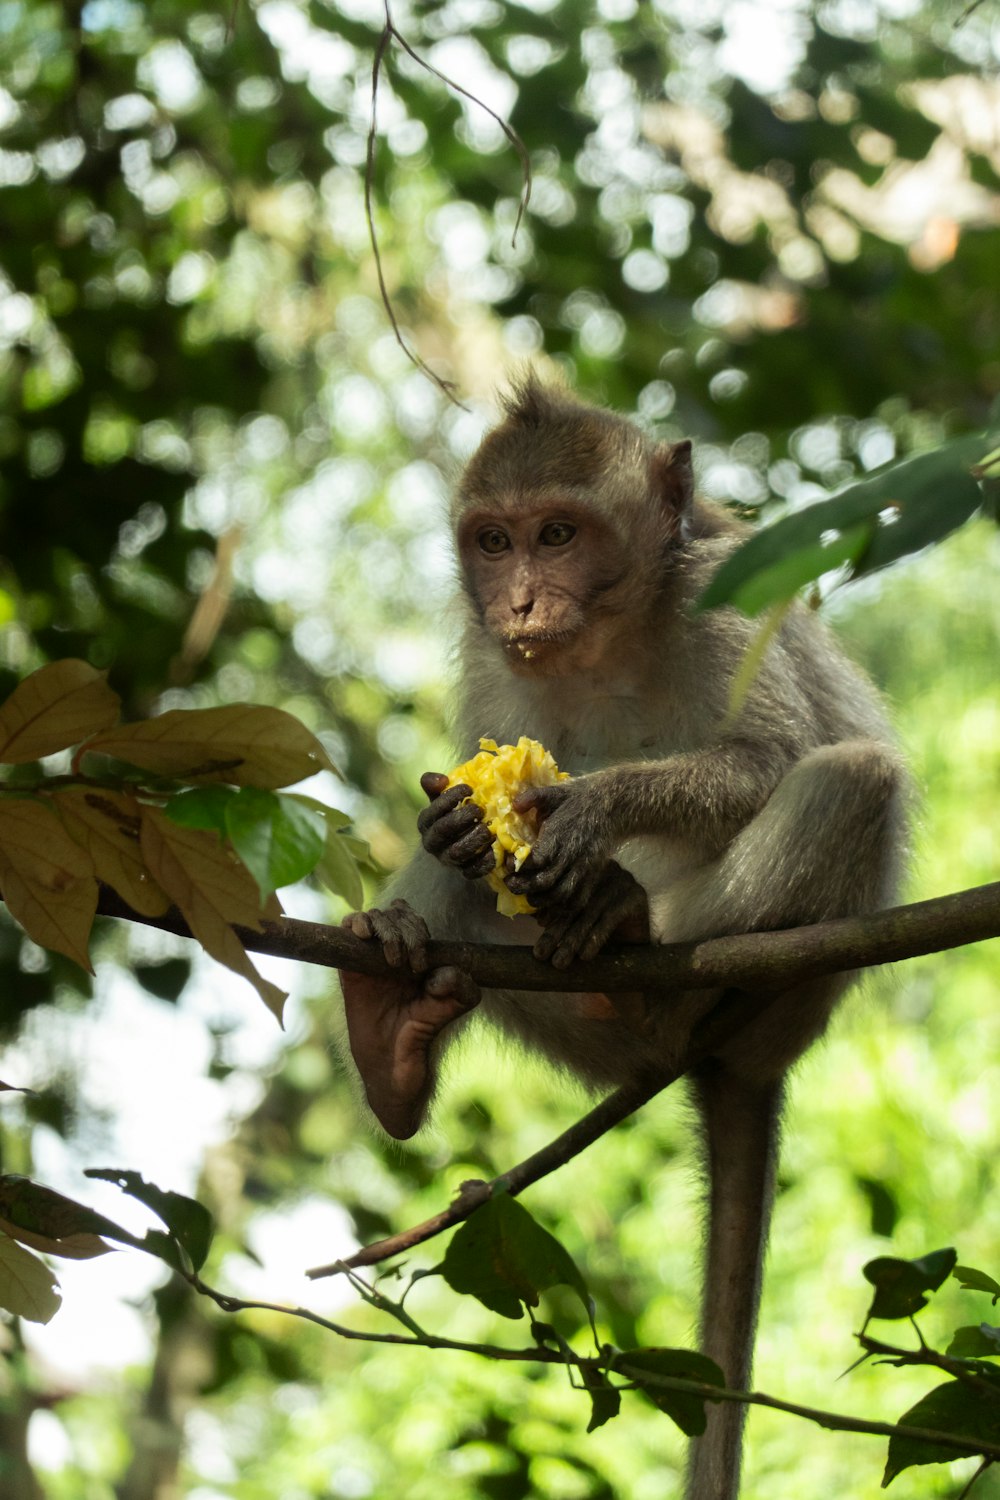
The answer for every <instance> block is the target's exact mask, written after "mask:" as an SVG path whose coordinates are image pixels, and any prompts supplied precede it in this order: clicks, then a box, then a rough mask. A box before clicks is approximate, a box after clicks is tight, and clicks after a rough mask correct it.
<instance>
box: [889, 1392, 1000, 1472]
mask: <svg viewBox="0 0 1000 1500" xmlns="http://www.w3.org/2000/svg"><path fill="white" fill-rule="evenodd" d="M899 1422H900V1425H901V1426H904V1427H924V1428H929V1429H931V1430H932V1431H934V1432H948V1433H953V1434H955V1436H961V1437H969V1438H971V1439H972V1445H971V1446H970V1448H969V1452H970V1453H974V1452H975V1451H976V1449H975V1442H976V1440H977V1439H978V1440H980V1441H982V1442H987V1443H1000V1386H998V1388H997V1390H996V1391H995V1392H994V1393H992V1394H991V1393H990V1392H989V1391H983V1390H977V1389H976V1388H975V1387H974V1386H970V1385H968V1384H967V1383H966V1382H964V1381H960V1380H949V1381H948V1382H947V1383H946V1384H945V1385H939V1386H936V1387H935V1389H934V1390H933V1391H929V1392H928V1393H927V1395H926V1396H924V1397H922V1398H921V1400H919V1401H918V1402H917V1404H916V1406H911V1407H910V1409H909V1411H907V1412H904V1413H903V1415H902V1416H901V1417H900V1418H899ZM961 1456H962V1454H961V1452H960V1451H959V1450H958V1449H955V1448H946V1447H945V1446H944V1445H943V1444H942V1443H923V1442H918V1441H916V1440H915V1439H914V1438H906V1437H892V1438H890V1439H889V1454H888V1458H887V1460H886V1465H885V1473H884V1474H883V1476H882V1488H883V1489H884V1488H885V1487H886V1485H887V1484H891V1482H892V1481H893V1479H895V1477H896V1475H897V1474H901V1473H902V1471H903V1470H904V1469H911V1468H913V1467H915V1466H916V1465H918V1464H947V1463H954V1461H955V1459H956V1458H961Z"/></svg>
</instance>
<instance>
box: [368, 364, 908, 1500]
mask: <svg viewBox="0 0 1000 1500" xmlns="http://www.w3.org/2000/svg"><path fill="white" fill-rule="evenodd" d="M550 494H551V495H552V496H553V497H554V498H553V502H552V509H553V513H554V514H555V513H559V509H560V505H563V506H564V508H565V507H566V506H576V507H578V508H579V514H580V515H582V516H583V517H584V518H585V520H586V518H587V517H588V516H593V517H594V524H595V526H598V525H599V527H600V528H603V529H602V530H599V532H598V535H599V537H600V538H602V540H601V541H600V544H599V545H596V544H595V547H594V553H595V556H594V559H593V561H592V563H591V564H589V565H588V566H589V570H590V571H589V572H588V573H587V574H586V578H585V587H584V585H581V590H582V592H583V593H585V594H586V596H587V597H586V598H584V599H581V600H575V601H573V602H572V607H573V608H574V609H576V608H577V605H579V611H578V613H579V614H580V617H581V618H584V619H585V620H586V621H588V622H589V623H588V624H587V625H586V626H585V628H591V624H592V625H593V628H594V629H595V630H596V629H598V628H599V630H600V631H602V632H603V635H602V636H601V640H602V641H603V642H604V643H605V644H604V645H603V646H602V648H601V652H599V653H598V655H599V658H600V659H599V660H598V662H597V663H596V665H593V666H591V667H586V666H584V667H580V668H576V669H574V668H573V667H572V665H570V667H569V668H568V669H567V670H566V671H565V672H563V671H562V670H561V669H559V668H554V669H553V670H551V671H547V672H545V673H544V674H538V675H533V673H532V670H531V667H530V663H529V664H528V666H527V667H525V665H524V663H521V664H518V663H517V662H512V658H511V652H510V649H509V643H508V642H507V641H506V640H505V639H504V638H503V636H502V633H498V631H497V628H496V625H495V623H494V624H492V625H491V624H490V623H489V621H488V611H487V608H486V605H485V604H484V601H483V599H482V598H481V597H480V594H479V593H478V592H477V584H476V582H475V578H474V577H473V569H472V564H471V563H470V561H469V558H470V548H473V549H474V544H473V543H472V542H470V539H469V537H468V536H467V535H466V534H465V532H464V531H463V526H464V525H466V521H467V518H468V517H469V516H470V514H472V515H474V516H478V515H479V513H480V512H483V513H486V514H490V515H492V514H494V513H496V514H497V515H499V516H501V517H503V516H505V515H508V514H509V515H517V514H520V513H522V512H527V511H528V510H529V509H530V507H531V506H536V507H537V506H538V504H539V503H540V501H539V497H542V500H543V501H544V497H546V496H547V495H550ZM573 514H577V512H576V511H574V512H573ZM452 518H453V522H454V525H455V527H456V529H457V533H458V537H459V540H460V547H461V556H462V559H463V572H464V580H465V589H464V593H463V595H462V598H463V601H464V602H463V608H464V611H465V627H464V634H463V640H462V645H461V648H460V651H459V662H460V678H459V684H458V696H457V711H456V715H455V742H456V743H455V749H456V755H457V757H459V758H464V757H467V756H470V755H472V754H474V753H475V751H476V749H477V748H478V741H479V738H480V737H481V736H488V737H490V738H492V739H495V740H496V741H497V742H498V743H500V744H504V743H510V742H516V740H517V739H518V738H519V737H520V736H521V735H527V736H529V737H531V738H532V739H536V740H539V741H541V743H542V744H543V745H545V746H546V748H547V749H549V750H550V751H551V752H552V753H553V755H554V756H555V758H556V760H557V762H558V764H559V766H560V768H562V769H564V770H566V771H569V772H570V773H571V774H572V776H573V777H574V778H575V779H574V781H573V782H572V783H568V784H567V786H568V787H569V790H570V793H571V794H572V795H571V798H570V800H569V801H568V802H567V804H566V805H565V808H566V810H563V809H560V810H559V811H558V812H557V813H556V814H555V815H554V817H553V819H551V820H550V823H547V824H546V825H544V826H545V827H546V828H547V827H549V826H550V824H551V826H552V827H553V828H555V827H556V826H557V819H560V818H561V821H560V822H559V823H558V826H559V827H560V828H561V830H562V831H561V833H560V835H559V836H560V838H561V839H562V840H563V841H564V843H565V844H566V846H567V847H568V848H569V850H570V852H571V854H572V859H571V860H570V864H571V865H573V864H576V863H579V864H580V865H581V867H585V866H586V865H587V863H588V861H589V862H590V863H591V864H593V863H594V862H595V861H600V860H603V859H606V858H608V857H611V856H613V857H614V858H615V859H616V860H617V861H618V862H619V863H620V864H621V865H623V866H625V867H626V868H627V869H629V870H630V871H631V872H632V873H633V874H634V875H635V877H636V878H637V880H638V881H639V883H640V884H641V885H642V886H643V887H644V889H645V891H646V894H647V897H648V902H649V912H650V925H651V929H652V932H653V936H654V938H655V939H656V940H658V941H660V942H669V941H675V940H683V939H689V938H699V937H711V936H718V935H722V934H726V933H735V932H747V931H756V930H764V929H769V928H778V927H793V926H797V925H800V924H802V923H807V922H812V921H817V920H821V919H823V918H826V917H833V916H846V915H851V914H855V913H861V912H867V911H872V910H874V909H877V908H879V907H882V906H885V905H888V904H891V902H892V900H893V898H894V895H895V892H896V887H897V881H898V877H899V872H900V866H901V860H902V853H903V847H904V832H905V809H906V802H907V791H906V776H905V772H904V770H903V767H902V764H901V760H900V756H899V754H898V752H897V750H896V748H895V745H894V743H893V738H892V735H891V733H890V730H889V728H888V725H887V723H886V719H885V716H884V713H883V710H882V708H881V706H880V703H879V701H878V697H877V695H876V693H875V691H874V689H873V688H872V686H871V684H870V683H869V682H868V680H867V679H866V678H865V677H864V675H863V674H862V673H861V672H860V671H859V670H858V669H857V668H856V667H854V666H853V665H851V664H850V663H849V662H848V661H847V660H846V658H845V657H844V656H843V654H842V652H841V650H840V648H839V646H838V645H837V643H836V642H835V640H834V639H833V637H832V636H831V634H830V633H829V632H828V631H827V629H826V628H825V627H824V626H823V624H822V623H821V622H820V621H819V620H818V619H817V617H816V615H815V614H814V613H813V612H810V611H808V610H806V609H805V608H801V607H798V606H796V607H795V608H793V610H792V611H791V612H790V613H789V615H788V616H787V618H786V620H785V622H784V624H783V625H782V627H781V630H780V632H779V633H778V635H777V636H776V638H775V640H774V641H773V643H772V644H771V645H770V647H769V648H768V651H767V653H766V655H765V657H764V660H763V662H762V664H761V667H760V670H759V672H758V674H757V676H756V678H755V680H754V683H753V685H752V687H751V689H750V692H749V694H748V696H747V697H746V700H745V702H744V703H743V706H742V707H741V708H740V710H739V712H738V714H737V715H736V717H735V719H731V717H730V715H729V711H728V706H729V694H730V687H731V683H732V680H733V676H734V673H735V672H736V669H737V667H738V666H739V664H740V662H741V660H742V658H743V656H744V654H745V652H746V651H747V649H748V648H749V646H750V644H751V642H752V640H753V637H754V634H755V630H756V629H757V626H755V624H754V623H753V622H751V621H750V620H748V619H746V618H745V617H744V616H743V615H741V614H740V613H739V612H738V611H736V610H735V609H732V608H723V609H717V610H712V611H709V612H706V613H701V614H698V613H694V612H693V608H692V607H693V605H694V602H695V600H696V599H697V598H698V596H699V595H700V594H701V592H702V590H703V589H704V588H705V587H706V585H707V584H708V582H709V580H710V579H711V577H712V575H713V573H714V572H715V570H716V568H717V567H718V565H719V564H720V563H721V562H722V561H723V559H724V558H726V557H727V556H728V555H729V554H730V553H731V552H732V551H733V549H734V548H735V547H736V546H737V545H738V544H739V542H740V541H741V540H742V539H743V538H744V536H745V535H746V533H747V529H748V528H746V527H745V526H743V525H742V524H740V523H738V522H736V521H735V520H733V519H732V518H731V517H730V516H729V515H728V514H727V513H726V512H725V511H724V510H722V509H721V508H719V507H716V506H714V505H711V504H708V503H705V502H703V501H700V500H697V499H694V498H693V495H692V493H691V482H690V459H689V445H687V444H678V445H675V446H674V447H669V446H666V445H664V446H659V447H658V446H657V445H656V444H654V442H653V441H652V440H651V439H650V438H648V437H647V436H646V435H645V434H644V433H643V432H641V431H640V430H639V429H638V428H637V427H636V426H634V425H633V424H632V423H630V422H628V421H626V420H625V419H623V418H621V417H617V416H613V415H611V414H610V413H607V412H602V411H598V410H596V409H595V408H592V407H587V406H584V405H582V404H580V403H578V402H576V401H575V400H573V399H572V398H571V397H569V396H567V395H564V394H562V393H554V392H552V391H549V390H546V389H544V388H543V387H541V386H540V385H539V384H538V383H537V381H535V380H534V379H533V378H530V377H529V378H528V379H527V380H526V381H525V382H523V383H522V384H521V385H519V386H518V387H516V388H515V389H514V391H513V392H512V394H511V395H510V396H509V397H508V399H507V401H506V417H505V420H504V421H503V423H502V424H501V425H500V426H499V427H498V428H497V429H495V430H494V432H493V433H491V434H489V435H487V438H486V439H485V441H484V443H483V445H482V447H481V448H480V449H479V451H478V452H477V454H476V455H475V456H474V457H473V459H472V461H471V463H470V464H469V466H468V468H467V470H466V473H465V475H464V477H463V479H462V481H461V483H460V484H459V486H458V490H457V494H456V499H455V503H454V506H453V513H452ZM468 524H470V525H471V524H473V522H469V523H468ZM480 561H481V559H480ZM553 607H554V608H555V606H553ZM558 607H559V608H560V609H562V608H563V607H564V605H563V601H562V600H561V599H560V601H559V606H558ZM565 607H566V608H569V607H570V606H569V605H566V606H565ZM575 618H576V616H574V619H575ZM594 622H596V623H594ZM539 639H543V637H542V636H540V637H539ZM608 642H611V643H613V649H612V647H609V646H608V644H607V643H608ZM550 654H551V648H550ZM568 660H569V661H570V663H572V660H573V658H572V656H571V655H570V656H569V657H568ZM554 836H555V835H553V837H554ZM389 894H390V895H391V896H392V897H402V898H404V899H405V900H406V901H407V902H408V903H409V904H410V906H412V907H413V908H414V909H415V910H416V911H417V912H418V913H420V914H421V915H422V916H423V917H424V918H425V919H426V922H427V925H428V927H429V929H430V932H431V935H432V936H434V937H441V938H444V937H448V938H455V937H461V938H464V939H468V940H471V941H494V942H495V941H506V942H510V943H525V942H527V943H531V942H533V941H534V938H535V936H536V934H537V932H538V927H537V924H536V923H535V922H534V920H533V919H532V918H530V917H519V918H516V919H514V920H511V919H508V918H503V917H499V916H497V914H496V912H495V909H494V906H495V897H494V895H493V893H492V892H491V891H490V890H489V889H488V888H487V887H486V885H485V883H484V882H483V881H482V880H476V881H471V880H466V879H463V878H462V875H461V874H460V873H459V872H458V871H456V870H455V869H454V868H453V867H450V866H449V865H448V864H447V863H445V862H442V860H441V859H438V858H434V857H432V856H431V855H429V854H427V853H425V852H424V851H423V850H421V851H420V852H418V853H417V854H416V855H415V857H414V859H413V861H412V862H411V863H410V864H409V865H408V866H407V867H406V869H405V870H403V871H402V872H401V874H400V875H398V876H397V877H396V878H395V879H394V880H393V881H392V883H391V889H390V892H389ZM849 982H850V976H837V977H835V978H831V979H824V980H818V981H814V982H811V983H808V984H803V985H799V986H797V987H796V988H794V989H793V990H790V991H788V992H787V993H786V994H784V995H782V996H781V997H780V998H779V999H778V1000H777V1001H776V1002H775V1003H773V1004H772V1005H771V1006H770V1008H769V1009H768V1011H767V1012H766V1013H765V1014H764V1016H763V1017H762V1018H761V1019H760V1020H759V1021H758V1022H757V1023H755V1024H754V1025H752V1026H751V1027H749V1028H747V1030H746V1031H745V1032H741V1033H740V1034H739V1035H738V1036H737V1037H736V1038H735V1039H734V1040H733V1041H732V1042H731V1043H730V1044H729V1045H727V1046H726V1047H724V1048H723V1049H722V1051H721V1053H720V1055H719V1057H718V1058H717V1059H714V1060H713V1061H711V1062H710V1063H709V1064H707V1065H705V1066H703V1067H702V1068H701V1069H700V1070H699V1072H698V1076H697V1078H695V1079H694V1080H693V1087H694V1095H695V1098H696V1100H697V1102H698V1106H699V1109H700V1111H701V1113H702V1116H703V1118H704V1121H705V1132H706V1142H707V1160H708V1167H709V1174H710V1180H711V1186H710V1192H709V1231H708V1244H707V1253H706V1272H705V1291H704V1302H703V1308H702V1325H701V1347H702V1349H703V1351H704V1352H705V1353H706V1354H708V1355H709V1356H711V1357H712V1358H713V1359H715V1360H716V1361H717V1363H718V1364H720V1365H721V1367H722V1369H723V1370H724V1372H725V1374H726V1378H727V1381H728V1383H729V1384H730V1385H731V1386H734V1387H737V1388H746V1387H747V1385H748V1383H749V1378H750V1365H751V1358H752V1349H753V1337H754V1327H755V1322H756V1314H757V1304H758V1298H759V1291H760V1279H761V1270H762V1264H763V1257H764V1249H765V1244H766V1238H767V1227H768V1221H769V1214H770V1203H771V1197H772V1193H773V1184H774V1170H775V1157H776V1150H777V1134H778V1124H779V1117H780V1109H781V1096H782V1080H783V1076H784V1073H785V1070H786V1069H787V1068H788V1066H789V1065H790V1064H791V1063H792V1062H794V1060H795V1059H796V1058H797V1057H798V1056H799V1055H800V1054H801V1053H802V1052H803V1051H804V1050H805V1048H806V1047H808V1046H809V1044H810V1043H811V1042H812V1041H813V1040H814V1039H815V1038H816V1037H817V1036H818V1035H819V1034H820V1033H821V1032H822V1030H823V1029H824V1027H825V1025H826V1023H827V1020H828V1018H829V1016H830V1013H831V1011H832V1009H833V1007H834V1005H835V1003H836V1001H837V1000H838V998H839V997H840V995H841V994H842V993H843V991H844V989H845V988H846V986H847V984H848V983H849ZM718 998H719V997H718V995H705V994H704V993H700V994H697V995H693V994H692V995H688V996H676V995H672V996H664V997H662V1002H663V1003H662V1004H661V1005H658V1004H656V1002H655V1000H654V1001H653V1002H651V1006H650V1009H651V1012H652V1018H651V1024H650V1026H649V1028H648V1029H647V1030H646V1031H645V1032H644V1031H643V1030H642V1028H639V1027H636V1026H635V1025H634V1024H629V1022H628V1021H627V1020H626V1019H622V1018H610V1019H606V1020H594V1019H585V1018H581V1011H580V1009H579V1008H578V1007H575V1006H574V1004H573V998H572V997H569V996H567V995H565V994H560V993H552V994H544V995H543V994H530V995H528V994H523V993H522V994H518V993H513V992H505V991H489V992H487V993H486V994H484V996H483V1000H482V1005H481V1007H480V1009H481V1012H482V1013H483V1014H484V1015H485V1016H486V1017H488V1018H489V1019H490V1020H491V1021H493V1022H494V1023H495V1024H496V1025H497V1026H499V1027H500V1028H502V1029H503V1030H504V1031H505V1032H506V1033H508V1034H509V1035H511V1036H512V1037H514V1038H516V1039H517V1040H518V1041H519V1042H521V1043H522V1044H523V1045H524V1046H525V1047H527V1048H529V1049H531V1050H532V1051H539V1052H542V1053H544V1054H545V1056H546V1057H548V1058H549V1059H550V1060H551V1061H552V1062H553V1063H554V1064H556V1065H557V1066H558V1067H560V1068H565V1069H568V1070H569V1071H570V1072H572V1073H573V1074H574V1075H576V1076H577V1077H579V1078H582V1079H583V1080H585V1081H586V1082H587V1083H588V1084H590V1085H591V1086H593V1087H595V1088H597V1089H603V1088H606V1087H609V1086H614V1085H618V1084H621V1083H624V1082H627V1081H628V1080H629V1079H630V1078H631V1077H633V1076H634V1075H635V1074H636V1072H637V1071H639V1070H641V1069H644V1068H646V1067H647V1066H649V1065H650V1064H657V1063H658V1064H663V1063H667V1064H670V1063H671V1062H674V1061H676V1060H677V1059H678V1058H679V1057H680V1056H681V1055H682V1053H683V1050H684V1045H685V1042H686V1040H687V1035H688V1032H689V1030H690V1027H691V1025H692V1024H693V1023H694V1021H695V1020H696V1019H697V1018H698V1017H699V1016H700V1015H701V1014H703V1013H704V1011H705V1010H706V1008H707V1007H708V1006H710V1005H711V1004H712V1003H714V1002H715V1001H716V1000H717V999H718ZM472 1024H475V1022H474V1021H473V1022H472ZM439 1045H440V1044H438V1043H436V1044H435V1046H436V1047H437V1046H439ZM742 1425H743V1408H742V1407H741V1406H739V1405H737V1404H734V1403H722V1404H720V1405H718V1406H714V1407H713V1406H709V1407H708V1429H707V1432H706V1434H705V1436H704V1437H702V1438H700V1439H697V1440H695V1441H694V1443H693V1444H692V1462H691V1466H690V1469H689V1474H688V1488H687V1494H688V1497H689V1500H733V1497H734V1496H736V1494H737V1493H738V1487H739V1466H740V1447H741V1434H742Z"/></svg>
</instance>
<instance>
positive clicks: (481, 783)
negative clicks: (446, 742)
mask: <svg viewBox="0 0 1000 1500" xmlns="http://www.w3.org/2000/svg"><path fill="white" fill-rule="evenodd" d="M568 780H569V773H568V772H567V771H560V770H559V767H558V766H557V765H556V763H555V761H554V760H553V759H552V756H551V755H550V754H549V752H548V751H547V750H546V749H545V746H544V745H540V744H539V743H538V741H537V740H529V739H528V738H527V737H526V736H525V735H522V736H521V738H520V739H519V740H518V742H517V744H516V745H498V744H497V742H496V740H480V741H479V754H478V755H474V756H473V757H472V759H471V760H467V761H466V762H465V764H464V765H462V766H456V767H455V769H454V771H452V773H451V775H450V776H449V777H448V785H449V786H457V785H458V784H459V782H463V781H464V782H465V783H466V785H467V786H471V788H472V796H471V797H469V798H467V799H466V800H467V801H469V802H475V804H476V806H477V807H481V808H482V810H483V822H484V823H485V824H486V826H487V828H488V829H489V830H490V833H492V835H493V858H494V861H495V867H494V869H493V870H491V871H490V873H489V875H487V877H486V883H487V885H488V886H489V887H490V888H491V890H494V891H496V893H497V911H498V912H499V913H500V914H501V916H504V917H516V916H518V915H519V914H520V913H521V912H532V911H534V907H533V906H532V905H531V904H530V902H529V901H528V898H527V897H526V896H515V895H514V893H513V891H509V890H508V889H507V887H506V885H505V884H504V879H503V876H504V864H503V861H504V855H505V854H513V856H514V865H515V868H517V869H520V868H521V866H522V864H523V863H524V861H525V860H526V859H527V857H528V855H529V854H530V853H531V846H532V844H533V842H534V840H535V837H536V835H537V832H538V830H537V828H536V827H535V825H534V823H533V822H532V821H531V820H530V819H529V818H525V817H522V816H521V815H520V814H519V813H516V812H515V811H514V809H513V807H512V806H511V803H512V802H513V800H514V798H515V797H516V796H517V794H518V792H523V791H524V790H525V788H526V787H529V786H554V785H555V783H556V782H557V781H568Z"/></svg>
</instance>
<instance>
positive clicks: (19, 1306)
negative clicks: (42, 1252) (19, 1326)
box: [0, 1234, 62, 1323]
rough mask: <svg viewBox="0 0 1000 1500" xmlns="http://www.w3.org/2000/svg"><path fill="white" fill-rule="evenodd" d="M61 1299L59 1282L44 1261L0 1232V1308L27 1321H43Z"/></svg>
mask: <svg viewBox="0 0 1000 1500" xmlns="http://www.w3.org/2000/svg"><path fill="white" fill-rule="evenodd" d="M61 1300H62V1299H61V1296H60V1292H59V1284H58V1282H57V1281H56V1278H55V1277H54V1276H53V1274H52V1272H51V1271H50V1270H49V1268H48V1266H47V1265H46V1264H45V1262H44V1261H41V1260H39V1259H38V1256H37V1255H32V1253H31V1251H30V1250H25V1248H24V1246H23V1245H19V1244H18V1243H17V1241H16V1240H12V1239H11V1238H10V1236H9V1235H6V1234H0V1307H5V1308H6V1309H7V1311H8V1312H12V1313H15V1314H16V1315H17V1317H19V1318H27V1319H28V1322H29V1323H47V1322H48V1321H49V1319H50V1318H52V1317H53V1316H54V1315H55V1314H56V1313H57V1312H58V1311H59V1307H60V1304H61Z"/></svg>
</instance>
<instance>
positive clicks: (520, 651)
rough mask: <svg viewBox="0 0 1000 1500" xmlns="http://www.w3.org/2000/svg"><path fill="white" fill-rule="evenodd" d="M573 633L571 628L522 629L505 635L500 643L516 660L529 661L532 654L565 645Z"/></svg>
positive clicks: (535, 654)
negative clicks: (516, 632) (517, 633)
mask: <svg viewBox="0 0 1000 1500" xmlns="http://www.w3.org/2000/svg"><path fill="white" fill-rule="evenodd" d="M573 634H574V632H573V631H572V630H533V631H531V632H530V633H529V632H527V631H523V632H522V633H521V634H519V635H513V634H510V635H505V636H504V637H503V639H502V641H501V645H502V646H503V648H504V650H505V651H506V652H507V653H508V655H510V656H513V657H516V658H517V660H518V661H531V659H532V657H534V656H538V655H547V654H548V653H549V652H550V651H551V650H552V649H553V648H558V647H559V646H565V645H567V644H568V643H569V641H571V640H572V638H573Z"/></svg>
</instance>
